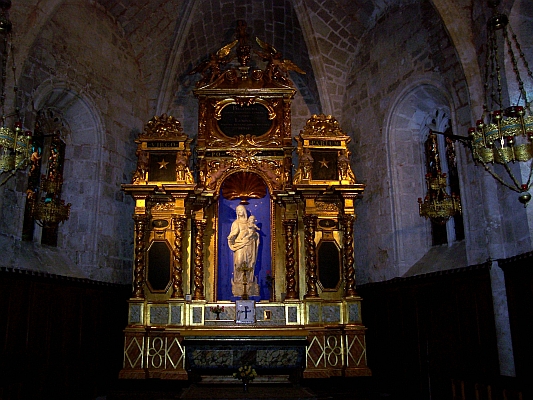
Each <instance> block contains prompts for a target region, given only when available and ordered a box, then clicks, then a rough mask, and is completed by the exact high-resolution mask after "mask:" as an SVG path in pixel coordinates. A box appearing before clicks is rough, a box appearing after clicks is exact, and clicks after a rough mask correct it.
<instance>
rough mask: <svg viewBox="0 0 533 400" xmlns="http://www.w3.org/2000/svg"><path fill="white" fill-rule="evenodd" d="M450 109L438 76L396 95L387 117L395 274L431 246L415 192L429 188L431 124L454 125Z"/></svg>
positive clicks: (428, 227) (435, 126) (421, 194)
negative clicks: (427, 145)
mask: <svg viewBox="0 0 533 400" xmlns="http://www.w3.org/2000/svg"><path fill="white" fill-rule="evenodd" d="M451 110H453V107H451V97H450V96H449V94H448V93H447V91H446V90H445V89H444V88H443V87H441V86H440V84H439V83H438V82H437V83H435V82H416V83H413V84H411V85H409V86H408V87H407V88H405V89H404V90H403V91H402V92H401V93H400V94H399V95H398V96H397V101H396V102H395V104H394V105H393V107H392V108H391V112H390V114H389V117H388V123H387V142H388V148H387V150H388V152H387V153H388V160H387V162H388V171H389V174H390V182H391V185H390V191H391V193H390V198H391V208H392V210H391V215H392V221H391V223H392V228H393V229H392V230H393V238H394V240H393V245H394V254H395V264H396V265H397V266H398V275H399V276H402V275H403V274H404V273H405V272H407V271H408V270H409V268H410V267H411V266H413V264H415V263H416V262H417V261H418V260H419V259H420V258H422V257H423V256H424V255H425V254H426V253H427V252H428V250H429V249H430V248H431V246H432V236H431V224H430V222H429V221H427V220H425V219H424V218H422V217H420V215H419V211H418V198H423V197H424V196H425V194H426V191H427V188H426V182H425V173H426V164H425V154H424V143H425V141H426V139H427V136H428V133H429V129H430V128H431V129H433V130H437V129H442V128H443V127H446V126H449V125H452V126H453V120H454V118H453V115H452V114H451ZM450 121H451V123H450ZM431 124H433V126H429V125H431Z"/></svg>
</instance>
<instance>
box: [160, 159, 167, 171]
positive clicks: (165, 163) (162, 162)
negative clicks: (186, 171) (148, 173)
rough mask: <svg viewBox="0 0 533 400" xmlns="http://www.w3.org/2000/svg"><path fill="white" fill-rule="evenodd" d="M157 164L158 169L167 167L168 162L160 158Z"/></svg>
mask: <svg viewBox="0 0 533 400" xmlns="http://www.w3.org/2000/svg"><path fill="white" fill-rule="evenodd" d="M158 164H159V169H167V165H168V162H167V161H165V159H162V160H161V161H159V162H158Z"/></svg>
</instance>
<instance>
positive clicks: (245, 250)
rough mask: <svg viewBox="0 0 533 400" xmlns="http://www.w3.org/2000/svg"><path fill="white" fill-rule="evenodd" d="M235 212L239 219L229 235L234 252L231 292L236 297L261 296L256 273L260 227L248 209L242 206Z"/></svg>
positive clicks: (229, 241) (229, 243) (232, 225)
mask: <svg viewBox="0 0 533 400" xmlns="http://www.w3.org/2000/svg"><path fill="white" fill-rule="evenodd" d="M235 212H236V214H237V218H236V219H235V221H233V223H232V224H231V231H230V233H229V235H228V245H229V248H230V249H231V250H232V251H233V278H232V279H231V291H232V293H233V296H235V297H243V295H247V296H259V284H258V283H257V276H255V273H254V270H255V264H256V261H257V253H258V249H259V233H258V231H259V227H258V226H257V225H256V219H255V217H254V216H253V215H250V216H249V217H248V212H247V211H246V207H244V206H243V205H242V204H239V205H238V206H237V207H236V208H235ZM245 283H246V284H245ZM245 289H246V292H245Z"/></svg>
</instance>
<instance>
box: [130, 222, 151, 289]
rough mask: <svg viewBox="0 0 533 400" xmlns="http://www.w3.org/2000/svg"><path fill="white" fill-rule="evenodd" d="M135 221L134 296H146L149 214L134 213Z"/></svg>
mask: <svg viewBox="0 0 533 400" xmlns="http://www.w3.org/2000/svg"><path fill="white" fill-rule="evenodd" d="M133 220H134V221H135V266H134V268H135V269H134V271H133V297H135V298H138V299H142V298H144V271H145V264H144V261H145V247H146V246H145V242H144V234H145V231H146V223H147V220H148V218H147V216H146V215H144V214H140V215H134V216H133Z"/></svg>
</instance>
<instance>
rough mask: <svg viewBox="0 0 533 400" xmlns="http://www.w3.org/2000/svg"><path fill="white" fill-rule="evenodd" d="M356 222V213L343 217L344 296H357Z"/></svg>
mask: <svg viewBox="0 0 533 400" xmlns="http://www.w3.org/2000/svg"><path fill="white" fill-rule="evenodd" d="M354 222H355V215H344V216H343V217H342V225H343V231H344V235H343V240H342V244H343V248H344V256H343V262H344V268H343V270H344V282H345V287H344V296H345V297H354V296H357V291H356V290H355V267H354V261H355V260H354V255H353V251H354V245H353V224H354Z"/></svg>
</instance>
